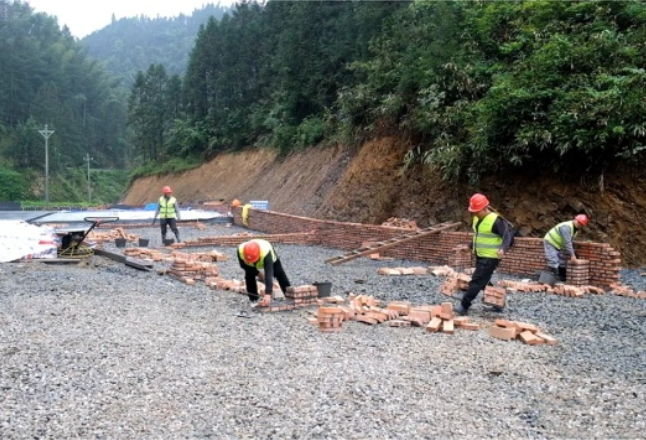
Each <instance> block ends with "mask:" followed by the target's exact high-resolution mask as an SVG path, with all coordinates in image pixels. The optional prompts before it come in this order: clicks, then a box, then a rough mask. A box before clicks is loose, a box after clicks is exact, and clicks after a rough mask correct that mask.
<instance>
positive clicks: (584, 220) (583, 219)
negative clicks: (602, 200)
mask: <svg viewBox="0 0 646 440" xmlns="http://www.w3.org/2000/svg"><path fill="white" fill-rule="evenodd" d="M574 220H576V221H577V222H579V224H581V226H588V216H587V215H585V214H579V215H577V216H576V217H574Z"/></svg>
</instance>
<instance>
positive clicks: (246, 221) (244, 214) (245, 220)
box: [242, 203, 252, 226]
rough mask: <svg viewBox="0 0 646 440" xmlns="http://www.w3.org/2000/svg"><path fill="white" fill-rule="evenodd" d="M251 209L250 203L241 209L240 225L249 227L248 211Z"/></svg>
mask: <svg viewBox="0 0 646 440" xmlns="http://www.w3.org/2000/svg"><path fill="white" fill-rule="evenodd" d="M251 208H252V206H251V203H247V204H246V205H244V206H243V207H242V224H243V225H245V226H249V210H250V209H251Z"/></svg>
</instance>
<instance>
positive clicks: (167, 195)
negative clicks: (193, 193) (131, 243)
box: [152, 186, 182, 243]
mask: <svg viewBox="0 0 646 440" xmlns="http://www.w3.org/2000/svg"><path fill="white" fill-rule="evenodd" d="M172 193H173V190H172V189H170V186H165V187H164V188H162V196H161V197H160V198H159V204H158V205H157V210H156V211H155V216H154V217H153V223H152V224H153V225H154V224H155V220H156V219H157V216H158V215H159V226H160V227H161V236H162V242H163V241H164V240H165V239H166V231H167V229H166V228H167V227H168V226H170V229H171V231H173V234H175V239H176V241H177V242H178V243H179V242H180V239H179V230H178V229H177V222H178V221H180V220H182V218H181V216H180V213H179V203H177V199H176V198H175V197H173V196H172V195H171V194H172Z"/></svg>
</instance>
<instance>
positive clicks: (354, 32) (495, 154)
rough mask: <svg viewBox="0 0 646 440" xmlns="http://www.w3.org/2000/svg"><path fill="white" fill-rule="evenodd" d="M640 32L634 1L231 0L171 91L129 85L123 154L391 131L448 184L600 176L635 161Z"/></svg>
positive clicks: (148, 78)
mask: <svg viewBox="0 0 646 440" xmlns="http://www.w3.org/2000/svg"><path fill="white" fill-rule="evenodd" d="M645 22H646V4H644V3H643V2H639V1H607V2H603V1H602V2H597V1H594V2H592V1H568V2H553V1H518V2H462V1H454V2H281V1H272V0H270V1H269V2H267V3H266V4H265V5H261V4H258V3H256V2H251V3H245V4H240V5H238V6H237V7H236V8H235V10H234V11H233V12H232V14H231V15H230V16H225V17H224V18H223V19H222V20H221V21H219V22H218V21H215V20H211V21H209V22H208V24H207V25H206V26H205V27H204V28H203V29H201V30H200V32H199V33H198V37H197V40H196V43H195V47H194V49H193V51H192V52H191V54H190V61H189V65H188V70H187V72H186V75H185V76H184V77H183V78H182V80H181V84H180V82H178V79H177V78H174V77H172V76H169V75H168V74H167V69H164V66H153V67H151V68H150V69H148V70H147V71H146V72H142V74H141V75H140V76H139V77H138V78H137V79H136V81H135V84H134V86H133V93H132V95H131V98H130V105H129V116H130V118H129V121H130V124H131V127H132V129H133V131H134V138H133V142H134V148H135V154H136V155H137V156H138V157H141V158H144V159H145V160H147V161H162V162H167V161H168V160H169V159H171V158H174V157H175V158H185V157H189V156H193V157H198V158H205V157H210V156H213V155H214V154H217V153H219V152H222V151H227V150H231V149H241V148H244V147H247V146H249V145H252V144H256V145H262V146H273V147H276V148H278V149H279V150H280V151H281V153H282V154H283V155H284V154H288V153H289V152H291V151H294V150H298V149H302V148H305V147H308V146H311V145H316V144H318V143H319V142H321V141H325V142H333V141H335V140H341V141H343V142H344V143H345V144H352V143H356V142H358V141H361V140H362V139H366V138H369V137H370V136H374V135H375V134H376V133H380V132H393V131H394V132H397V133H399V134H400V135H401V136H403V137H404V138H406V139H408V142H409V144H410V145H409V154H408V155H407V156H406V165H411V164H413V163H418V162H421V163H425V164H427V165H429V166H430V167H432V168H433V169H436V170H439V171H441V172H442V174H443V175H444V177H445V178H446V179H449V180H468V181H470V182H472V183H477V182H478V181H479V180H480V178H481V177H482V176H484V175H488V174H492V173H504V172H508V171H510V170H519V171H522V172H531V173H542V174H545V173H547V174H551V173H560V174H561V175H564V176H570V177H573V178H575V179H576V178H579V176H581V175H582V174H583V173H587V174H588V175H590V174H593V175H595V176H598V177H599V178H600V179H602V176H603V174H604V173H605V172H606V171H607V170H608V169H609V168H610V167H613V166H624V165H627V164H635V163H640V161H641V160H643V149H644V139H645V137H646V123H645V120H644V115H645V114H646V112H645V110H646V102H645V101H644V99H643V96H644V95H645V92H646V83H645V81H644V80H645V79H646V76H645V75H646V71H645V70H644V63H645V62H644V60H645V59H646V53H645V52H646V46H644V44H643V42H644V41H645V39H646V35H645V33H646V23H645ZM161 103H163V104H164V105H160V104H161Z"/></svg>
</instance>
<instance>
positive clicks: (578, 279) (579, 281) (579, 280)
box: [567, 259, 590, 286]
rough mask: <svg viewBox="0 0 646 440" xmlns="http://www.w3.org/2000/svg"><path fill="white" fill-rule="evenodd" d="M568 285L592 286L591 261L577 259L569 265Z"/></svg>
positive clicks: (569, 262)
mask: <svg viewBox="0 0 646 440" xmlns="http://www.w3.org/2000/svg"><path fill="white" fill-rule="evenodd" d="M567 283H568V284H570V285H572V286H586V285H588V284H590V261H588V260H583V259H577V260H573V261H572V260H571V261H568V263H567Z"/></svg>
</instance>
